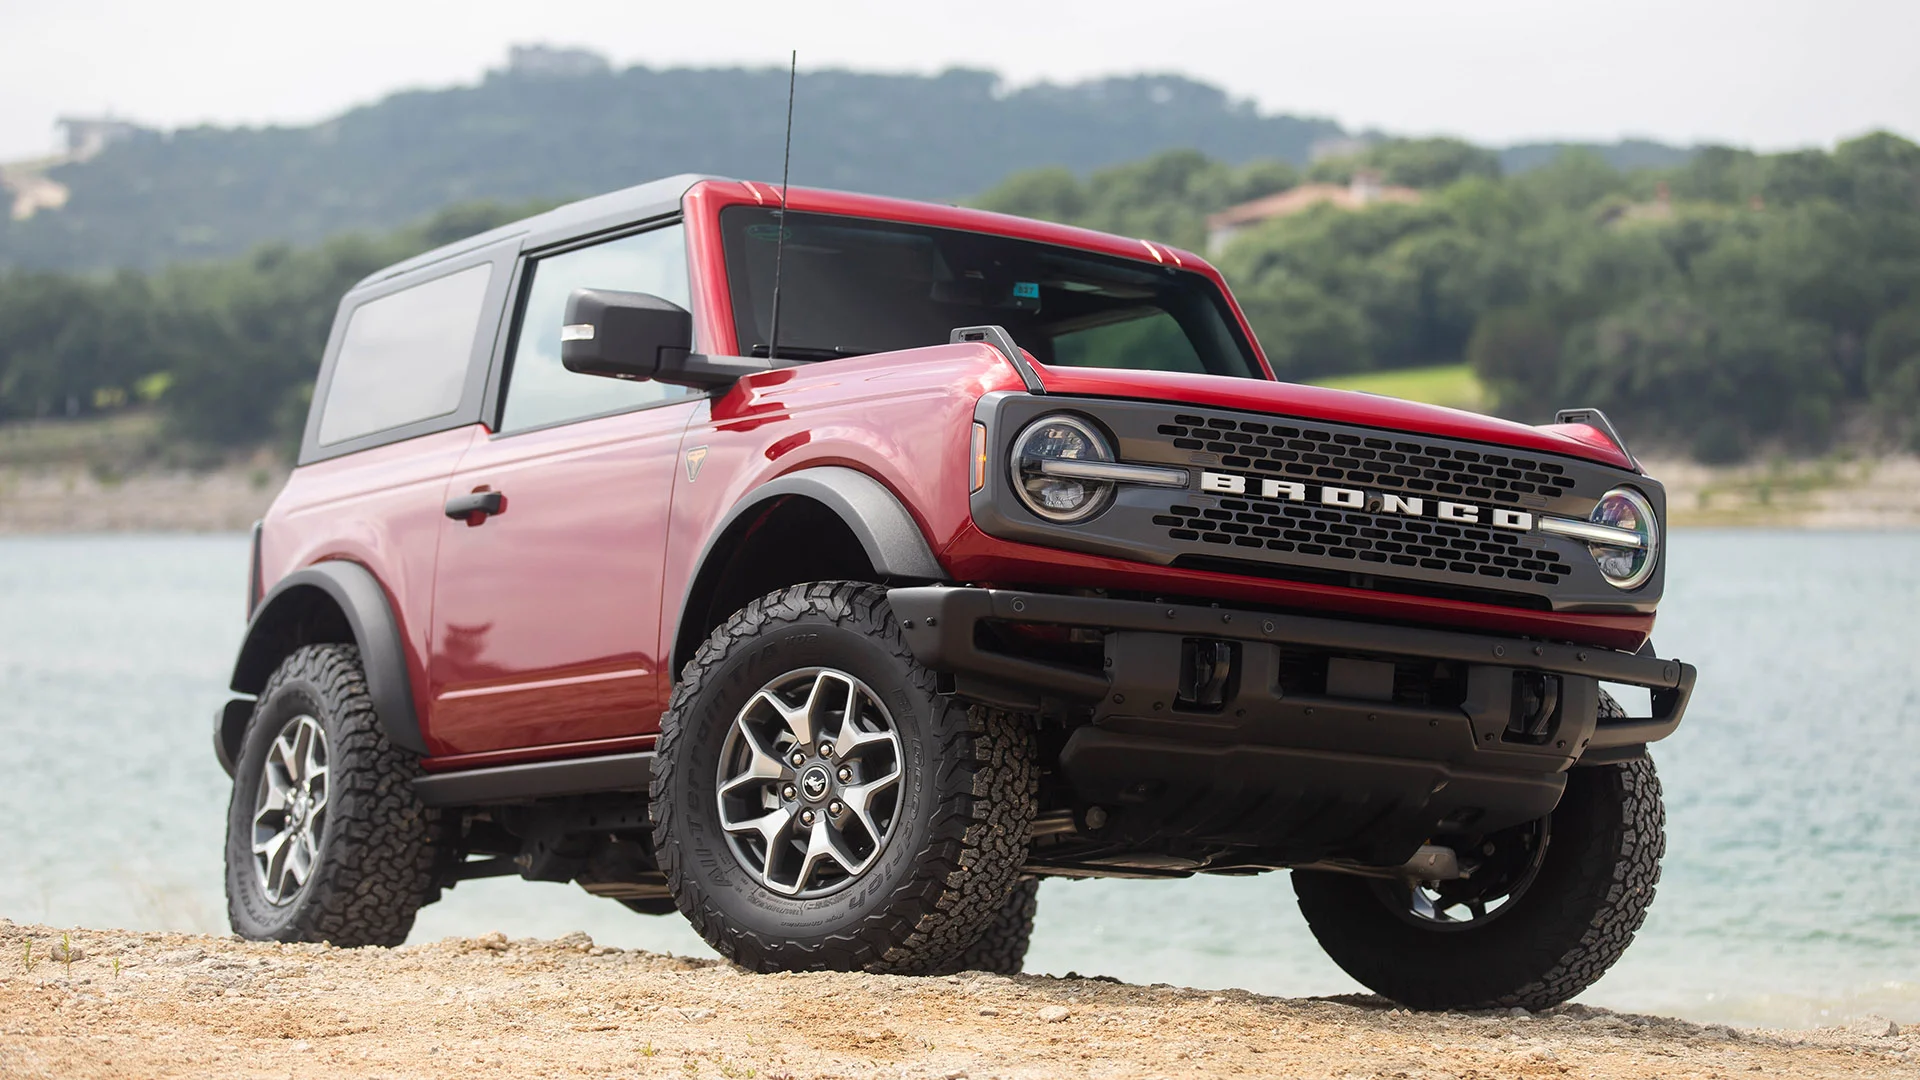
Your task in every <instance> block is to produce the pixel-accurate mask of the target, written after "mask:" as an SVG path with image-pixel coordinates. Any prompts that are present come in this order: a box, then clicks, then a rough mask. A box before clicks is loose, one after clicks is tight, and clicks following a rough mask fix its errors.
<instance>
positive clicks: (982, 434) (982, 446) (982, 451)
mask: <svg viewBox="0 0 1920 1080" xmlns="http://www.w3.org/2000/svg"><path fill="white" fill-rule="evenodd" d="M986 486H987V425H985V424H982V423H980V422H979V421H975V422H974V425H973V486H972V487H971V488H968V489H967V490H969V491H979V490H980V489H981V488H983V487H986Z"/></svg>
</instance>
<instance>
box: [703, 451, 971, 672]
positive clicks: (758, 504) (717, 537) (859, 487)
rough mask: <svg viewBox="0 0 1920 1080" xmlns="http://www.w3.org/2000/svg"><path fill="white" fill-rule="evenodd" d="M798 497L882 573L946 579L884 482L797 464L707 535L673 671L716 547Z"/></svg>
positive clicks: (707, 587)
mask: <svg viewBox="0 0 1920 1080" xmlns="http://www.w3.org/2000/svg"><path fill="white" fill-rule="evenodd" d="M796 496H797V497H802V498H808V499H812V500H813V501H815V502H817V503H820V504H821V505H822V506H825V507H826V508H827V509H828V510H831V511H832V512H833V513H834V515H835V516H836V517H838V518H839V519H840V520H841V521H842V522H843V523H845V524H846V526H847V529H848V530H849V531H850V532H852V533H853V535H854V538H855V539H856V540H858V541H859V542H860V547H861V549H862V550H864V551H865V552H866V556H867V561H868V562H869V563H871V564H872V565H873V569H874V571H875V572H876V573H878V574H879V575H880V576H881V577H884V578H888V579H891V580H907V581H945V580H947V572H946V570H945V568H943V567H942V566H941V565H940V560H938V559H936V558H934V555H933V549H932V548H931V547H929V546H928V545H927V538H926V536H925V535H924V534H922V533H921V531H920V526H919V524H918V523H916V522H915V521H914V520H913V515H912V514H910V513H908V512H907V508H906V507H905V506H903V505H901V503H900V500H899V499H897V498H895V497H894V494H893V492H892V491H890V490H888V489H887V486H886V485H885V484H882V483H881V482H880V481H878V480H875V479H874V478H873V477H871V476H868V475H867V474H866V473H863V472H861V471H860V470H858V469H850V468H847V467H846V466H844V465H815V466H812V467H809V468H805V469H799V470H796V471H794V472H790V473H787V474H786V475H785V476H780V477H776V478H775V479H773V480H769V481H768V482H766V483H764V484H762V485H760V486H759V487H757V488H754V489H753V490H752V491H749V492H748V493H747V494H746V495H744V496H742V497H741V499H740V501H739V502H737V503H734V505H733V508H732V509H731V510H728V511H727V513H726V516H725V517H723V518H721V519H720V524H719V525H718V526H717V527H716V528H715V529H714V530H713V532H712V533H711V534H710V535H709V536H708V537H707V543H706V546H705V547H704V548H702V549H701V551H700V559H699V561H698V562H696V563H695V564H694V571H693V576H692V577H690V578H689V579H688V582H687V592H686V595H685V596H683V597H681V599H680V613H679V618H677V619H676V620H675V621H674V624H673V636H672V637H670V638H669V639H668V640H669V641H672V642H674V643H675V645H674V648H673V651H674V654H675V655H673V656H672V657H671V658H670V660H669V663H670V664H671V665H672V670H673V671H675V672H677V671H679V670H680V665H682V664H684V663H685V662H686V661H687V660H689V659H691V657H690V656H680V655H678V653H679V652H680V647H679V644H678V642H679V640H680V631H681V628H682V627H684V626H685V625H686V620H687V615H688V613H689V612H690V611H692V610H693V608H694V606H695V605H696V604H700V603H704V602H705V599H706V595H707V593H709V592H711V585H712V582H711V580H710V577H711V575H712V574H714V573H716V572H717V569H716V568H715V566H714V565H713V556H714V552H715V551H716V550H720V549H722V548H723V547H724V546H725V545H726V544H727V542H728V541H729V540H731V539H733V538H734V537H735V536H736V535H737V533H738V532H739V531H740V530H741V529H742V528H743V527H744V526H745V525H746V524H747V523H750V522H751V521H752V520H754V519H755V518H756V517H758V516H759V515H760V514H761V513H763V512H764V511H766V510H767V509H769V508H770V507H772V506H773V504H775V503H777V502H780V501H781V500H784V499H789V498H794V497H796Z"/></svg>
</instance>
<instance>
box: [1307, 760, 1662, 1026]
mask: <svg viewBox="0 0 1920 1080" xmlns="http://www.w3.org/2000/svg"><path fill="white" fill-rule="evenodd" d="M1664 824H1665V815H1664V812H1663V811H1662V808H1661V802H1660V780H1659V778H1658V777H1657V776H1656V775H1655V773H1654V769H1653V762H1652V761H1650V760H1641V761H1633V762H1627V763H1624V764H1618V765H1599V766H1592V767H1588V768H1576V769H1574V770H1573V771H1572V772H1571V773H1570V774H1569V775H1568V777H1567V790H1566V794H1565V795H1563V796H1562V797H1561V800H1560V805H1559V806H1558V807H1557V808H1555V810H1554V811H1553V813H1552V815H1551V816H1550V817H1549V818H1547V819H1546V822H1545V823H1544V825H1545V828H1544V830H1543V829H1541V828H1539V827H1534V830H1533V832H1531V833H1530V834H1529V833H1525V832H1521V833H1516V834H1514V835H1516V836H1526V835H1532V836H1534V837H1535V838H1536V840H1537V842H1540V843H1541V845H1542V847H1543V848H1544V850H1543V851H1541V853H1540V858H1539V859H1537V860H1536V861H1534V862H1532V863H1530V864H1529V865H1528V866H1527V867H1526V868H1525V869H1526V871H1527V873H1522V874H1519V875H1515V876H1512V879H1511V883H1514V884H1518V885H1519V886H1520V888H1519V890H1518V891H1517V893H1516V894H1514V895H1512V896H1511V897H1510V898H1509V899H1508V900H1507V902H1506V903H1505V904H1504V905H1502V906H1499V907H1498V908H1495V909H1493V910H1490V911H1486V912H1485V913H1484V914H1475V913H1474V912H1473V911H1472V910H1471V909H1469V908H1468V907H1467V906H1466V905H1465V904H1459V905H1458V906H1456V907H1454V908H1453V910H1454V911H1456V912H1458V913H1459V915H1460V916H1461V917H1460V918H1458V920H1457V921H1454V922H1451V923H1450V922H1447V921H1436V920H1435V916H1436V915H1437V914H1440V912H1439V911H1436V908H1441V909H1444V908H1445V907H1446V905H1448V904H1449V903H1451V902H1452V901H1449V900H1448V899H1446V898H1445V897H1440V898H1438V899H1437V900H1435V899H1428V900H1415V899H1414V896H1413V893H1414V890H1412V889H1411V888H1410V887H1407V886H1400V885H1398V884H1397V883H1389V882H1383V881H1376V880H1372V879H1368V878H1361V877H1354V876H1351V875H1345V874H1337V873H1327V872H1322V871H1304V870H1296V871H1294V873H1293V887H1294V891H1295V893H1297V894H1298V896H1299V898H1300V911H1301V912H1302V913H1303V914H1304V915H1305V916H1306V918H1307V925H1308V926H1309V927H1311V928H1312V930H1313V935H1314V937H1316V938H1318V939H1319V940H1320V944H1321V946H1322V947H1323V948H1324V949H1326V951H1327V955H1328V956H1330V957H1332V958H1333V961H1334V962H1335V963H1337V964H1339V965H1340V967H1341V968H1343V969H1345V971H1346V972H1347V974H1349V975H1351V976H1353V977H1354V978H1355V979H1357V980H1358V981H1360V982H1361V983H1363V984H1365V985H1366V986H1368V987H1371V988H1372V989H1373V990H1375V991H1376V992H1378V993H1380V994H1381V995H1383V996H1385V997H1389V998H1392V999H1393V1000H1395V1001H1398V1002H1400V1003H1401V1004H1403V1005H1408V1006H1411V1007H1413V1008H1416V1009H1488V1008H1512V1007H1514V1006H1519V1007H1521V1008H1524V1009H1535V1010H1537V1009H1546V1008H1551V1007H1552V1006H1555V1005H1558V1004H1560V1003H1562V1002H1564V1001H1566V1000H1567V999H1569V998H1571V997H1573V996H1574V995H1575V994H1578V993H1580V992H1581V991H1582V990H1585V989H1586V988H1587V987H1589V986H1591V985H1593V983H1594V982H1595V981H1596V980H1598V979H1599V978H1600V976H1601V975H1603V974H1605V973H1606V971H1607V969H1608V968H1609V967H1611V966H1612V965H1613V963H1614V961H1616V960H1618V959H1619V958H1620V954H1621V953H1623V952H1625V951H1626V948H1627V945H1628V944H1629V943H1630V942H1631V941H1632V940H1633V934H1634V931H1636V930H1638V929H1639V927H1640V923H1641V921H1642V920H1643V919H1645V918H1646V911H1647V905H1648V904H1649V903H1650V902H1652V900H1653V890H1654V884H1655V883H1656V882H1657V881H1659V879H1660V856H1661V854H1662V853H1663V852H1664V850H1665V848H1666V836H1665V832H1664ZM1522 828H1523V830H1524V829H1526V828H1527V827H1522ZM1493 839H1500V838H1498V837H1496V838H1493ZM1511 840H1512V837H1507V838H1505V840H1504V841H1503V842H1510V841H1511ZM1529 874H1530V876H1528V875H1529ZM1461 885H1462V886H1465V885H1466V883H1461ZM1430 895H1431V894H1430ZM1495 899H1497V898H1495ZM1409 901H1413V903H1412V904H1410V903H1409Z"/></svg>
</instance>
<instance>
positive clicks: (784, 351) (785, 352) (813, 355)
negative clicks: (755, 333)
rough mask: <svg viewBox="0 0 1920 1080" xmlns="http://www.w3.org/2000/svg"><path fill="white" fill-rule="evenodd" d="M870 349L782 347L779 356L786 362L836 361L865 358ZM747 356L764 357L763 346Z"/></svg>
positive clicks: (813, 346)
mask: <svg viewBox="0 0 1920 1080" xmlns="http://www.w3.org/2000/svg"><path fill="white" fill-rule="evenodd" d="M873 351H874V350H872V349H849V348H847V347H846V346H845V345H825V346H822V345H782V346H780V356H781V358H782V359H786V360H838V359H840V358H841V357H843V356H867V355H870V354H871V353H872V352H873ZM747 355H748V356H766V355H767V347H766V345H764V344H760V345H754V346H752V347H751V348H749V349H748V350H747Z"/></svg>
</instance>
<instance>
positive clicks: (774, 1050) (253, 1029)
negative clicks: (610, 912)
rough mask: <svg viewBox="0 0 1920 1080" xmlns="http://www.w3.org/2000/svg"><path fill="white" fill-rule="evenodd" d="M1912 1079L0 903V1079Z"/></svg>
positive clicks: (1918, 1065) (1492, 1027)
mask: <svg viewBox="0 0 1920 1080" xmlns="http://www.w3.org/2000/svg"><path fill="white" fill-rule="evenodd" d="M1750 1075H1758V1076H1763V1077H1769V1078H1771V1077H1900V1076H1912V1077H1917V1078H1920V1032H1903V1031H1901V1030H1900V1028H1899V1027H1898V1026H1897V1025H1895V1024H1893V1023H1891V1022H1888V1021H1883V1020H1867V1021H1856V1022H1855V1023H1854V1024H1853V1025H1851V1026H1849V1027H1846V1028H1825V1029H1821V1030H1818V1031H1764V1030H1752V1029H1735V1028H1730V1027H1725V1026H1721V1025H1708V1026H1699V1025H1695V1024H1690V1023H1687V1022H1685V1021H1681V1020H1672V1019H1663V1018H1659V1017H1651V1016H1636V1015H1630V1014H1626V1013H1617V1012H1610V1011H1607V1010H1604V1009H1592V1008H1586V1007H1584V1006H1580V1005H1570V1006H1563V1007H1561V1008H1559V1009H1556V1010H1553V1011H1551V1012H1547V1013H1541V1014H1524V1013H1519V1012H1514V1013H1473V1014H1464V1013H1427V1014H1422V1013H1409V1012H1407V1011H1405V1010H1402V1009H1397V1008H1395V1007H1393V1006H1392V1004H1391V1003H1389V1002H1386V1001H1383V1000H1380V999H1376V998H1365V997H1351V998H1338V999H1302V1000H1287V999H1280V998H1271V997H1262V996H1260V995H1257V994H1250V993H1246V992H1244V991H1237V990H1229V991H1219V992H1211V991H1202V990H1187V989H1181V988H1178V987H1172V986H1166V985H1155V986H1131V985H1126V984H1122V983H1119V982H1115V981H1111V980H1107V979H1099V978H1080V977H1076V976H1071V975H1070V976H1067V977H1064V978H1053V977H1047V976H1020V977H1017V978H1007V977H1004V976H997V975H986V974H981V973H969V974H962V975H956V976H950V977H942V978H905V977H898V976H886V975H863V974H841V973H827V972H823V973H810V974H794V975H751V974H747V973H745V972H742V971H740V970H739V969H737V968H734V967H731V966H729V965H727V964H723V963H719V962H715V961H712V960H696V959H687V958H677V957H673V956H662V955H658V954H654V953H646V952H634V951H624V950H620V949H609V948H602V947H599V946H596V945H594V944H593V942H592V941H591V940H590V939H589V938H587V936H586V935H584V934H572V935H569V936H567V937H564V938H560V939H558V940H555V941H511V940H508V939H507V938H506V937H505V936H504V935H500V934H491V935H484V936H481V937H478V938H449V939H446V940H443V941H437V942H432V943H427V944H420V945H407V946H403V947H401V948H398V949H335V948H331V947H329V946H325V945H278V944H256V943H249V942H241V941H239V940H237V939H234V938H230V937H209V936H204V935H189V934H171V933H142V932H133V931H118V930H71V929H60V928H54V927H45V926H28V925H17V924H14V923H11V922H8V921H6V920H4V919H0V1077H8V1078H13V1077H21V1078H29V1077H30V1078H40V1077H87V1078H100V1080H115V1078H132V1077H139V1078H147V1077H194V1078H200V1077H212V1078H226V1077H236V1078H237V1077H248V1078H255V1077H259V1078H266V1077H274V1078H278V1077H289V1078H292V1077H299V1078H303V1080H304V1078H309V1077H342V1078H347V1077H351V1078H355V1080H359V1078H374V1077H389V1078H395V1080H400V1078H413V1077H419V1078H429V1077H431V1078H440V1077H456V1076H457V1077H540V1078H543V1080H551V1078H560V1077H572V1076H605V1077H656V1076H672V1077H725V1078H756V1080H799V1078H803V1077H804V1078H815V1077H819V1078H825V1077H849V1078H852V1077H889V1078H892V1077H902V1078H940V1080H957V1078H960V1077H968V1078H972V1080H985V1078H988V1077H1005V1078H1009V1080H1014V1078H1019V1080H1025V1078H1039V1077H1102V1078H1106V1077H1112V1078H1129V1080H1130V1078H1136V1077H1138V1078H1151V1077H1215V1076H1262V1077H1264V1076H1277V1077H1300V1078H1319V1077H1327V1078H1335V1077H1338V1078H1350V1077H1365V1078H1392V1080H1445V1078H1453V1080H1482V1078H1493V1077H1541V1078H1547V1077H1593V1078H1598V1080H1612V1078H1620V1080H1625V1078H1633V1080H1643V1078H1653V1077H1670V1078H1674V1080H1682V1078H1688V1080H1708V1078H1732V1077H1740V1076H1750Z"/></svg>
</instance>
